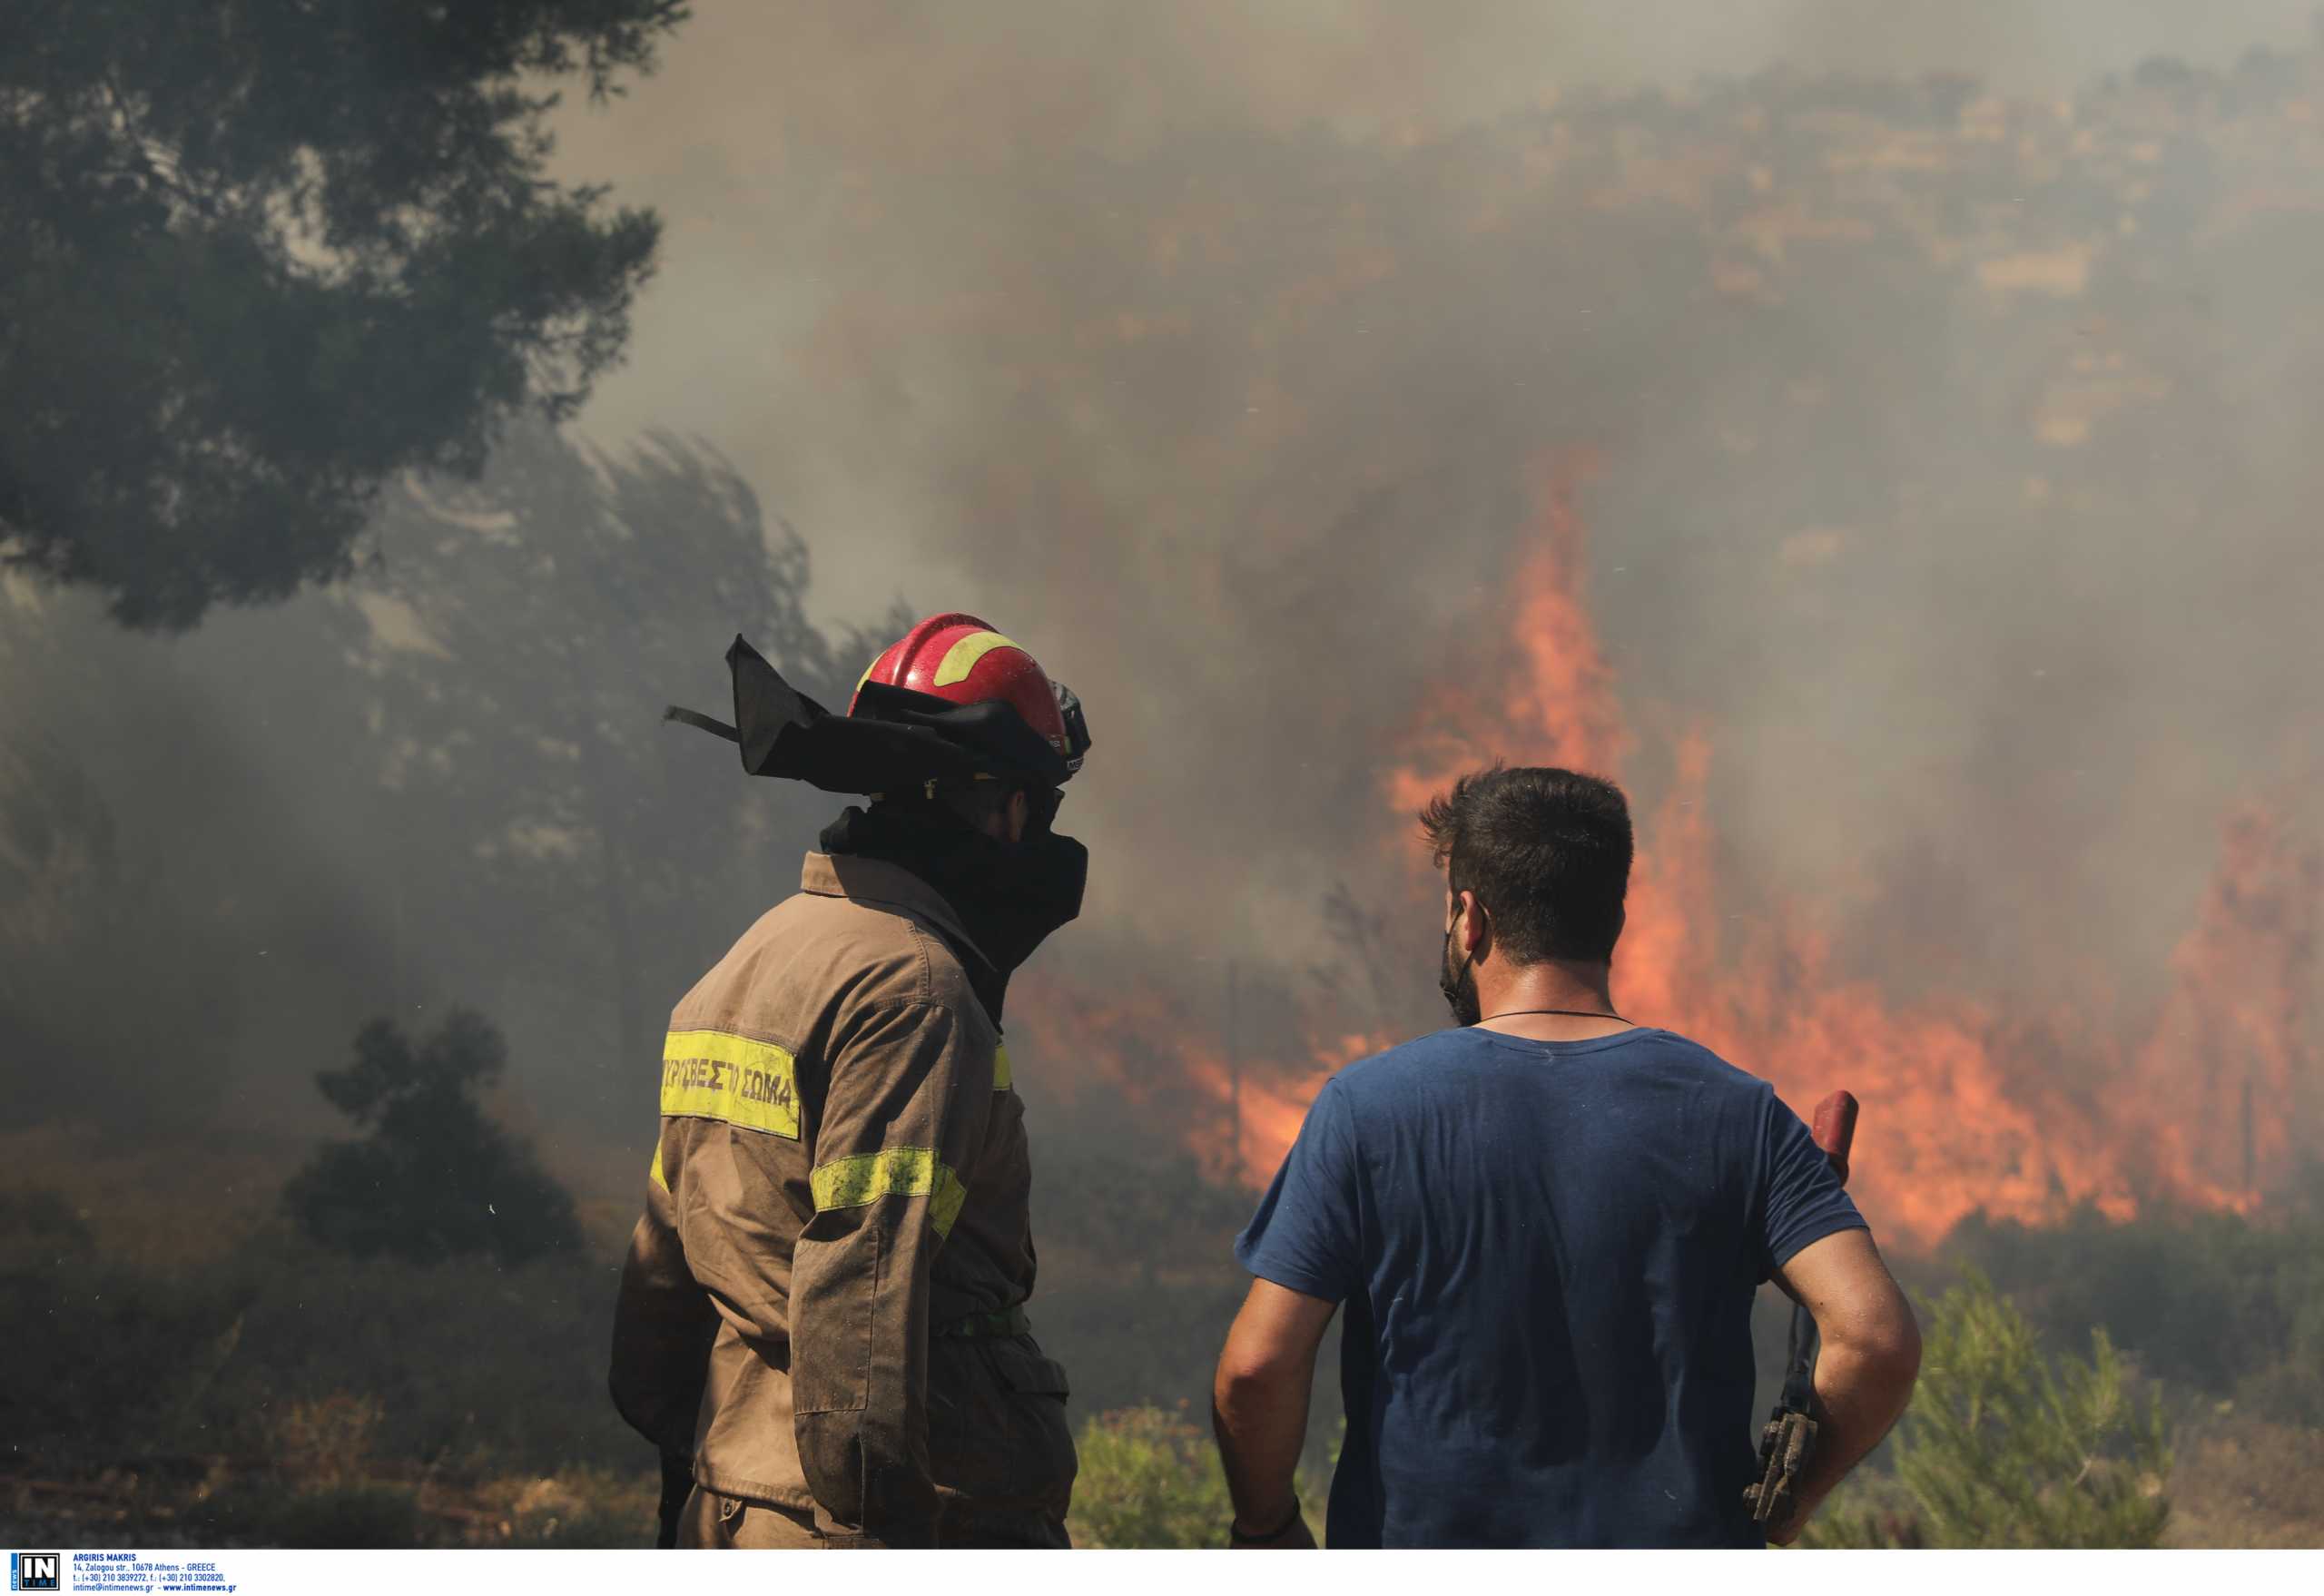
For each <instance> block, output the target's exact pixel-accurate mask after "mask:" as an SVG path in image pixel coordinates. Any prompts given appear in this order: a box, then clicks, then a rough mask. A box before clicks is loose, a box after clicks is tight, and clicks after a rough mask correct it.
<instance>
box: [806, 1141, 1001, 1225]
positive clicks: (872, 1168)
mask: <svg viewBox="0 0 2324 1596" xmlns="http://www.w3.org/2000/svg"><path fill="white" fill-rule="evenodd" d="M807 1189H808V1190H809V1191H810V1192H812V1193H813V1194H814V1198H815V1211H816V1212H817V1213H819V1214H820V1213H823V1212H826V1211H828V1210H830V1209H832V1208H860V1207H863V1206H864V1205H866V1204H867V1203H875V1202H877V1201H879V1200H880V1199H881V1197H926V1198H928V1217H930V1218H931V1220H933V1221H934V1222H935V1225H936V1234H937V1235H939V1236H943V1235H946V1234H948V1233H949V1232H950V1230H951V1228H952V1221H953V1220H954V1219H956V1218H958V1217H960V1205H961V1204H962V1203H964V1202H966V1201H967V1200H968V1197H969V1188H968V1187H965V1186H962V1185H961V1184H960V1177H959V1176H957V1175H955V1174H953V1173H952V1170H951V1167H950V1166H949V1165H947V1164H945V1163H944V1162H942V1161H941V1160H940V1159H939V1158H937V1156H936V1154H935V1153H934V1152H933V1151H932V1150H931V1149H930V1148H881V1150H880V1151H878V1152H876V1153H858V1154H856V1155H855V1156H854V1157H852V1158H834V1159H832V1161H831V1162H830V1163H828V1164H820V1165H817V1166H816V1167H815V1168H814V1170H813V1171H812V1173H810V1174H809V1175H808V1177H807Z"/></svg>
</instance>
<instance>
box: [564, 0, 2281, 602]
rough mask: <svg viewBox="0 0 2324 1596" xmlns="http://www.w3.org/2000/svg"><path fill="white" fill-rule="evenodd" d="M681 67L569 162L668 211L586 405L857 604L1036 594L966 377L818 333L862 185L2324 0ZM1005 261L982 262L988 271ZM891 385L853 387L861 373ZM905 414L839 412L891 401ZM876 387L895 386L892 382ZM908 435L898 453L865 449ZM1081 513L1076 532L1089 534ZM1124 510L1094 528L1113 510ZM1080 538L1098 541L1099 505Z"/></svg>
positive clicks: (1231, 17) (845, 254) (1272, 11)
mask: <svg viewBox="0 0 2324 1596" xmlns="http://www.w3.org/2000/svg"><path fill="white" fill-rule="evenodd" d="M694 10H695V15H694V20H693V21H692V22H690V23H688V24H687V25H685V26H684V29H682V30H681V31H680V33H679V34H677V35H676V36H675V40H674V41H673V42H672V43H671V44H669V46H668V47H667V50H666V53H665V60H664V63H663V66H662V69H661V71H660V72H659V73H658V74H656V75H655V76H654V77H653V78H650V79H647V80H645V81H644V82H643V83H640V84H636V85H635V86H634V87H633V89H632V91H631V93H630V94H629V96H628V97H627V98H626V99H625V100H623V101H620V102H617V103H615V104H613V105H612V106H611V107H609V108H592V107H589V106H588V105H587V104H586V100H584V99H580V98H576V100H575V102H574V103H573V106H572V108H571V109H570V110H569V111H568V112H567V113H565V114H564V115H563V116H562V118H561V120H560V122H559V124H558V126H559V133H560V138H561V140H562V145H561V151H560V162H559V166H560V169H561V170H562V171H563V172H566V173H569V174H571V175H573V176H575V177H578V178H587V179H592V180H603V181H607V182H613V183H615V184H616V185H617V190H618V192H619V194H620V196H621V197H623V198H625V199H629V200H634V201H639V202H645V203H649V204H652V205H654V206H655V207H656V208H658V209H659V210H660V211H661V212H663V213H664V215H665V218H666V220H667V222H668V228H669V231H668V235H667V239H666V241H665V245H664V249H663V254H662V266H661V271H660V275H659V277H658V278H657V279H656V281H655V283H654V284H653V286H652V287H651V288H650V289H649V290H648V291H647V292H646V294H645V299H644V301H643V303H642V305H641V306H640V308H639V310H638V314H637V319H636V335H635V339H634V340H633V342H632V344H631V352H630V358H629V361H628V364H627V366H626V368H625V369H623V370H622V371H620V372H617V373H615V375H614V376H613V377H611V378H610V379H607V380H606V382H605V383H604V384H603V385H602V386H601V388H600V389H599V391H598V393H597V395H596V399H595V400H594V401H593V403H592V404H591V406H590V408H589V409H588V411H587V413H586V417H585V423H584V424H585V427H586V429H587V430H588V431H589V432H591V433H592V434H593V435H596V436H598V437H600V438H607V439H617V438H625V437H626V436H628V435H630V434H632V433H634V432H635V431H637V430H639V429H644V428H647V427H666V428H675V429H679V430H682V431H686V432H693V433H698V434H700V435H701V436H702V437H704V438H707V439H709V440H710V441H711V442H712V443H713V444H714V445H715V446H716V447H717V448H719V449H721V450H722V451H723V452H724V453H725V454H727V455H728V456H729V457H730V458H733V459H734V461H735V462H736V464H737V465H738V466H739V467H740V468H742V470H743V474H744V475H745V476H746V477H748V478H751V479H752V480H753V483H754V484H755V486H756V487H757V488H759V490H760V491H761V493H762V494H763V495H765V496H766V498H767V499H768V501H769V502H770V504H772V505H774V506H777V507H780V508H781V509H782V510H783V512H784V513H786V514H788V515H789V516H790V517H792V518H793V520H794V521H795V522H796V523H797V525H798V526H799V527H800V528H801V529H802V531H803V532H804V533H805V534H806V536H807V537H808V539H809V541H810V543H811V544H812V546H813V547H814V550H815V556H816V580H817V589H818V593H819V595H820V597H821V600H822V604H823V605H825V606H829V607H828V609H827V610H826V613H840V614H856V613H861V612H862V611H864V610H866V609H873V608H877V607H878V606H881V604H883V603H884V602H885V600H886V599H887V597H888V596H890V595H891V594H892V593H894V592H895V591H896V590H897V589H898V588H899V587H900V586H906V587H908V588H909V591H910V592H911V596H912V597H913V598H914V600H915V602H925V603H933V602H937V601H938V600H939V596H940V595H949V594H952V593H964V594H966V595H968V596H969V602H973V603H982V604H990V605H992V606H996V607H1000V608H1002V609H1006V608H1007V600H1008V597H1009V586H1008V584H1007V582H1006V581H1005V580H1004V579H1001V577H1000V574H998V573H995V572H993V571H991V570H990V569H988V568H986V567H985V566H984V565H983V563H982V562H981V561H980V559H979V557H978V550H977V547H976V545H975V541H974V539H973V538H961V537H951V536H948V535H947V529H946V527H945V518H946V517H945V515H944V512H943V508H942V507H941V505H940V504H931V496H932V495H940V494H941V492H942V484H941V482H940V481H938V480H933V479H931V473H933V472H935V471H937V470H938V469H939V467H938V466H937V464H936V462H935V461H934V460H932V459H931V458H928V455H927V454H924V453H923V452H922V450H921V444H922V443H923V442H924V438H923V437H922V436H921V433H920V432H919V431H918V430H917V428H918V426H919V425H920V424H921V421H922V419H923V416H922V413H921V412H923V411H924V409H925V407H926V406H927V404H928V403H929V402H930V400H931V398H932V393H931V389H934V388H935V387H937V386H938V385H940V383H941V382H942V381H943V376H942V374H941V373H940V372H937V373H931V372H929V371H926V370H924V369H915V365H914V361H913V359H912V355H911V350H898V351H894V354H893V358H892V359H891V360H889V361H887V362H878V361H871V360H863V361H857V362H852V363H834V362H832V361H831V360H828V359H827V358H824V357H823V356H822V355H821V354H819V353H818V348H817V346H818V340H819V337H822V336H824V335H827V334H828V332H829V329H828V327H827V326H826V325H825V324H824V322H823V321H822V317H823V315H824V313H825V312H826V311H827V310H829V308H830V307H831V305H832V302H833V300H835V299H836V298H838V297H839V296H840V295H842V293H843V292H844V291H845V290H846V289H848V288H849V287H850V286H851V285H852V284H853V283H855V282H857V281H860V280H861V279H862V278H863V277H864V276H866V275H867V274H870V273H872V272H875V271H879V270H881V262H875V261H864V260H862V259H861V258H859V257H857V256H855V255H854V254H852V252H851V251H850V250H849V248H848V244H847V240H848V236H849V235H848V233H847V232H846V230H845V229H844V228H842V227H841V226H838V225H835V223H836V222H837V221H838V220H839V218H840V215H841V213H842V212H844V210H845V208H846V207H847V206H848V205H849V204H850V203H851V201H852V200H853V201H854V202H860V203H865V204H883V205H885V204H894V203H897V202H898V201H896V200H895V199H893V198H891V197H887V196H888V194H889V192H891V189H892V191H894V192H902V191H903V190H904V189H905V187H906V185H909V190H910V192H912V193H915V194H919V195H921V196H923V198H924V199H925V197H927V196H929V195H930V194H931V190H933V191H937V192H940V189H941V186H942V183H943V180H944V177H945V175H946V173H947V172H959V173H961V174H963V175H970V174H973V175H976V176H979V177H986V176H989V175H990V174H991V173H993V172H996V171H1003V172H1005V171H1006V169H1008V168H1009V166H1010V164H1011V163H1012V162H1016V161H1020V160H1021V158H1022V157H1023V156H1024V155H1025V154H1026V153H1029V152H1031V151H1033V150H1036V149H1037V148H1038V147H1039V146H1040V145H1043V144H1046V143H1056V142H1073V143H1085V144H1088V145H1091V146H1094V147H1098V148H1103V149H1108V150H1118V151H1122V152H1126V153H1127V152H1135V151H1137V150H1138V149H1141V148H1144V147H1147V146H1149V145H1151V144H1152V143H1154V142H1156V141H1157V140H1159V139H1162V138H1165V137H1167V136H1178V135H1185V134H1187V133H1202V132H1204V131H1206V130H1221V129H1223V130H1239V129H1245V128H1253V127H1256V128H1265V129H1270V130H1277V131H1280V130H1285V129H1295V128H1299V127H1302V126H1305V125H1309V124H1322V125H1324V126H1328V127H1330V128H1332V129H1334V130H1335V131H1338V132H1340V133H1344V134H1346V135H1347V136H1349V137H1351V138H1354V139H1358V140H1363V141H1383V142H1385V143H1390V144H1393V143H1397V142H1399V141H1404V140H1410V139H1414V138H1419V137H1423V136H1429V135H1432V134H1437V133H1444V132H1446V131H1449V130H1451V129H1454V128H1457V127H1460V126H1462V125H1466V124H1470V123H1482V122H1486V121H1490V120H1492V118H1495V117H1497V116H1500V115H1502V114H1504V113H1508V112H1510V111H1512V110H1516V109H1520V108H1522V107H1525V106H1527V105H1531V104H1537V103H1542V102H1543V101H1545V100H1548V99H1550V98H1551V97H1553V96H1554V95H1555V94H1558V93H1559V92H1560V91H1570V90H1572V89H1574V88H1577V87H1582V86H1589V85H1596V86H1601V87H1621V86H1627V85H1632V84H1659V85H1666V86H1669V87H1683V86H1685V85H1687V84H1690V83H1693V82H1695V81H1696V80H1698V79H1699V78H1701V77H1703V76H1705V75H1748V74H1752V73H1755V72H1758V71H1759V70H1761V69H1763V68H1766V67H1768V66H1770V65H1774V64H1779V63H1781V64H1790V65H1792V66H1796V67H1798V68H1800V69H1803V70H1807V71H1819V70H1832V71H1840V72H1850V73H1863V74H1876V75H1882V76H1911V75H1915V74H1922V73H1928V72H1942V71H1952V72H1965V73H1970V74H1975V75H1977V76H1979V77H1981V78H1982V79H1984V81H1985V82H1986V83H1988V84H1992V85H1993V86H1994V87H1995V88H1997V89H1999V90H2001V91H2003V92H2005V93H2008V94H2013V95H2016V94H2024V95H2032V96H2037V97H2053V96H2059V95H2064V94H2071V93H2073V91H2074V90H2076V89H2077V88H2081V87H2083V86H2086V85H2087V84H2089V83H2090V82H2091V81H2092V80H2093V79H2095V78H2097V77H2099V76H2102V74H2106V73H2109V72H2114V71H2123V70H2127V69H2129V68H2130V67H2132V66H2134V65H2135V64H2137V63H2138V62H2139V61H2141V60H2142V59H2144V58H2146V57H2148V56H2150V55H2156V54H2171V55H2177V56H2180V57H2181V58H2183V59H2185V60H2188V61H2190V62H2193V63H2197V64H2209V65H2215V66H2225V65H2228V64H2231V63H2232V62H2233V60H2234V59H2235V58H2236V56H2238V55H2239V54H2241V53H2242V52H2243V51H2244V50H2246V49H2248V48H2250V47H2251V46H2253V45H2255V44H2277V45H2287V46H2288V45H2293V44H2299V43H2300V42H2302V41H2303V40H2305V39H2306V38H2308V37H2309V34H2310V29H2311V23H2310V17H2311V15H2313V13H2314V10H2315V7H2314V5H2312V3H2311V0H2209V3H2207V4H2202V5H2195V4H2191V3H2189V0H1943V3H1936V0H1885V3H1875V0H1629V3H1628V4H1625V5H1620V6H1613V5H1598V4H1589V3H1586V0H1554V3H1543V4H1533V5H1521V4H1516V3H1514V0H1502V3H1497V4H1496V3H1486V0H1443V3H1441V4H1433V5H1409V4H1403V3H1401V0H1276V3H1274V4H1269V5H1257V6H1253V5H1245V4H1240V3H1238V0H1180V3H1177V4H1172V5H1152V4H1147V0H1096V3H1089V4H1065V3H1062V0H1058V3H1052V4H1025V3H1022V0H1008V3H1004V4H995V5H973V6H962V5H947V4H935V3H923V4H909V3H903V4H900V3H897V0H845V3H841V4H834V3H832V0H815V3H810V4H804V5H782V6H768V5H759V4H755V3H754V0H696V5H695V7H694ZM962 230H963V228H962V222H961V219H960V218H958V217H955V216H951V215H948V214H947V213H946V212H945V211H944V210H943V208H942V207H941V205H940V204H937V203H932V202H931V203H928V204H927V208H926V212H925V213H924V214H923V215H921V216H918V217H910V218H905V219H903V225H902V228H901V232H903V233H904V234H905V235H906V236H909V237H911V238H913V239H915V240H917V241H919V243H920V244H921V247H923V248H924V249H925V250H926V251H929V252H930V254H931V256H935V257H940V256H941V254H942V253H943V251H945V250H946V249H947V248H948V246H949V245H950V244H952V243H954V242H956V241H958V239H959V235H960V232H962ZM978 269H979V262H978V261H977V259H976V258H975V257H974V256H973V255H967V256H964V258H963V259H962V261H961V262H960V271H961V272H962V273H963V274H964V275H965V274H973V273H974V272H975V271H977V270H978ZM835 383H836V384H848V385H852V386H854V387H855V388H857V389H859V390H860V391H859V392H857V393H854V394H845V395H836V394H834V393H832V391H831V385H832V384H835ZM882 389H885V390H887V397H888V398H889V399H891V400H892V403H891V406H890V411H891V417H892V419H891V422H890V423H889V424H888V426H887V427H886V428H885V429H883V432H882V435H881V436H880V437H877V438H861V437H839V438H834V437H832V436H831V435H830V429H831V425H832V418H833V417H836V416H841V415H849V416H853V415H860V414H863V413H865V412H866V411H867V410H868V411H872V412H875V413H876V412H877V411H878V410H879V409H880V408H881V407H880V404H879V402H878V399H877V396H879V395H880V394H881V390H882ZM867 398H872V400H873V402H872V403H870V404H868V405H867V404H866V403H864V402H863V401H864V400H865V399H867ZM867 454H868V455H871V456H873V457H876V458H879V459H880V460H881V461H882V462H883V464H884V468H883V469H881V470H879V471H877V472H872V471H867V470H865V469H862V468H861V467H860V465H859V464H858V462H859V461H860V460H861V459H862V458H863V457H864V456H865V455H867ZM1058 530H1059V535H1060V536H1064V535H1067V532H1066V529H1065V528H1059V529H1058ZM1103 530H1104V529H1103V528H1090V529H1088V532H1093V533H1097V534H1098V535H1102V532H1103ZM1072 535H1076V536H1079V535H1085V533H1084V529H1081V528H1075V529H1073V534H1072Z"/></svg>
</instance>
